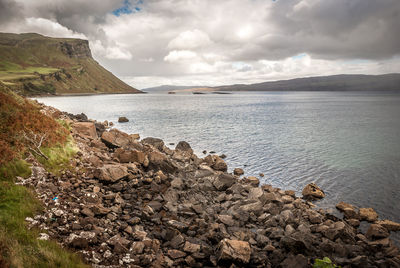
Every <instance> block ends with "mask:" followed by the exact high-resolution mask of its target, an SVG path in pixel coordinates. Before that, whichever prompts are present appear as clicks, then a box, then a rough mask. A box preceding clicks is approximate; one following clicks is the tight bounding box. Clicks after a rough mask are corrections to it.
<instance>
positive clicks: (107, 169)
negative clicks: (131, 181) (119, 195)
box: [94, 165, 129, 183]
mask: <svg viewBox="0 0 400 268" xmlns="http://www.w3.org/2000/svg"><path fill="white" fill-rule="evenodd" d="M128 175H129V174H128V169H127V167H124V166H121V165H105V166H103V167H101V168H98V169H96V170H95V171H94V176H95V177H96V178H98V179H99V180H101V181H104V182H111V183H114V182H117V181H119V180H120V179H123V178H125V177H127V176H128Z"/></svg>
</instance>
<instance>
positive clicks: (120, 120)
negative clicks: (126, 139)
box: [118, 116, 129, 123]
mask: <svg viewBox="0 0 400 268" xmlns="http://www.w3.org/2000/svg"><path fill="white" fill-rule="evenodd" d="M126 122H129V119H128V118H126V117H125V116H120V117H118V123H126Z"/></svg>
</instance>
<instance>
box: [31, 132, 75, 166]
mask: <svg viewBox="0 0 400 268" xmlns="http://www.w3.org/2000/svg"><path fill="white" fill-rule="evenodd" d="M77 151H78V148H77V147H76V146H75V144H74V142H73V140H72V138H70V139H69V140H68V141H67V142H66V143H65V144H57V145H56V146H52V147H47V148H43V149H42V152H43V154H44V155H46V156H47V158H48V159H45V158H43V157H40V156H39V157H38V160H39V162H40V163H41V164H42V165H43V166H44V167H45V168H46V170H47V171H49V172H52V173H54V174H58V173H59V172H60V171H62V170H65V169H67V168H68V167H69V166H68V163H69V160H70V159H71V158H72V157H73V156H74V155H75V154H76V152H77Z"/></svg>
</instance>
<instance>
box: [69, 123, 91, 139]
mask: <svg viewBox="0 0 400 268" xmlns="http://www.w3.org/2000/svg"><path fill="white" fill-rule="evenodd" d="M72 128H73V129H74V130H75V132H76V133H78V134H79V135H81V136H84V137H89V138H92V139H97V132H96V127H95V125H94V123H92V122H76V123H74V124H73V125H72Z"/></svg>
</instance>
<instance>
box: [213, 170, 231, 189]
mask: <svg viewBox="0 0 400 268" xmlns="http://www.w3.org/2000/svg"><path fill="white" fill-rule="evenodd" d="M235 182H236V178H235V176H232V175H229V174H220V175H219V176H218V177H217V178H216V179H215V180H214V182H213V185H214V187H215V188H216V189H217V190H218V191H225V190H226V189H228V188H229V187H231V186H232V185H233V184H234V183H235Z"/></svg>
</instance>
